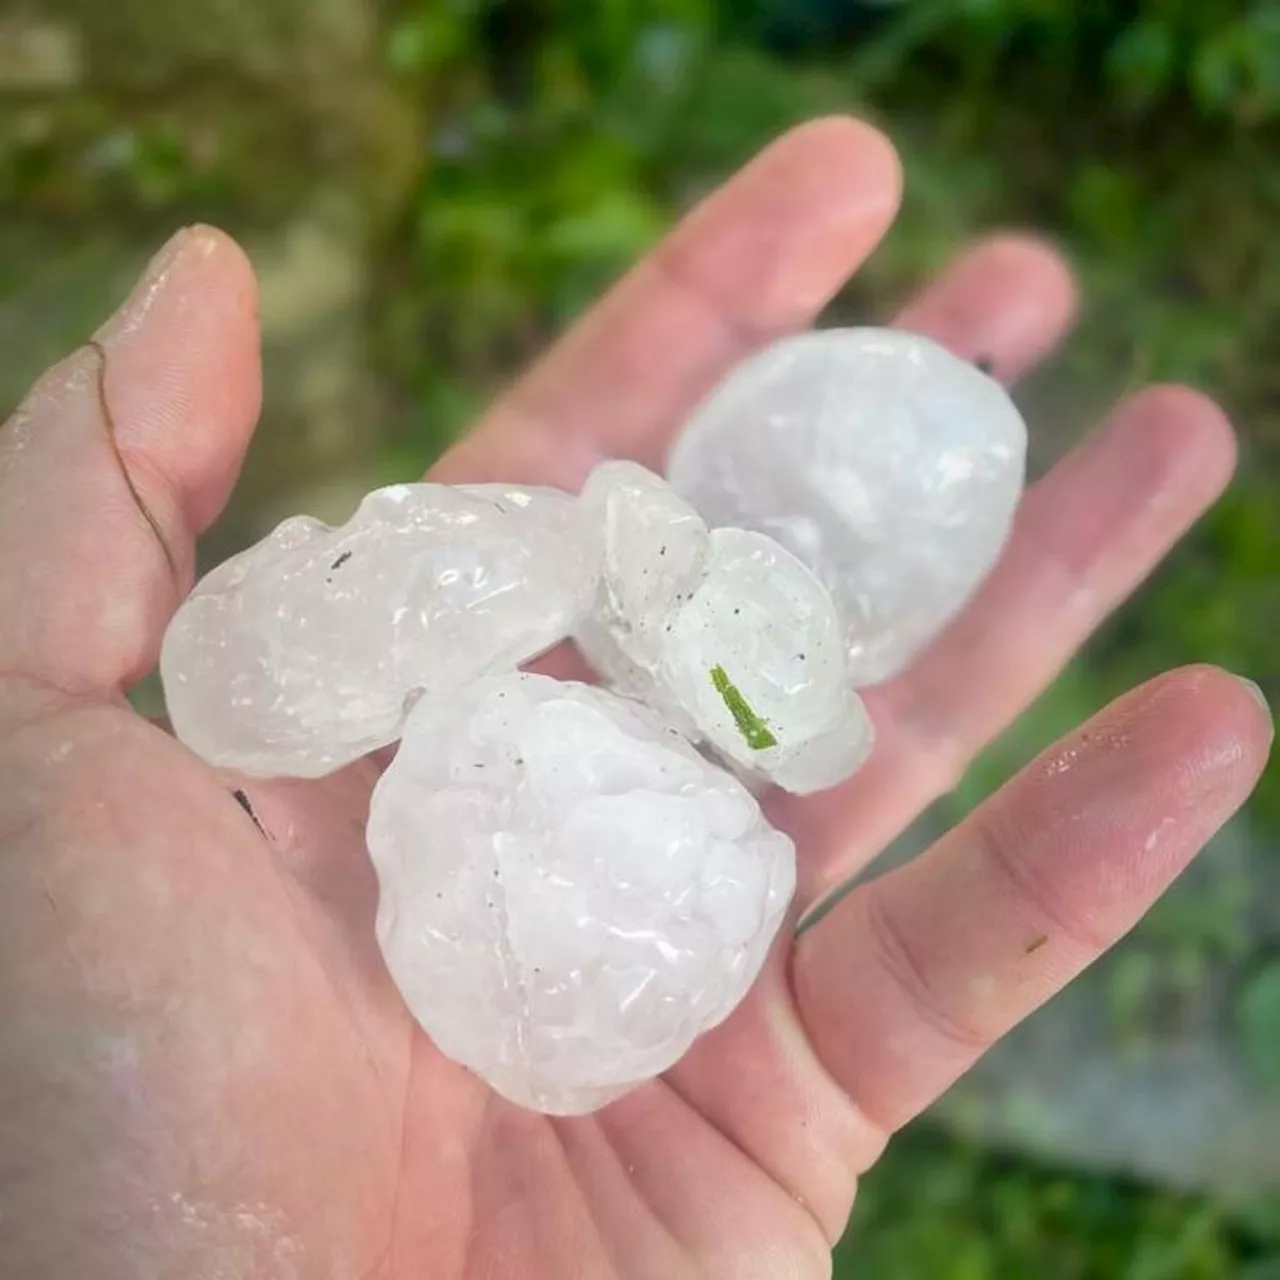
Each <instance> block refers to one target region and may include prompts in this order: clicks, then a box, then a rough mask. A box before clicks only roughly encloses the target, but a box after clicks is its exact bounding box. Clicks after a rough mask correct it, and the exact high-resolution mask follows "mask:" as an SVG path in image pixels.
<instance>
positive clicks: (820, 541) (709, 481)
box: [668, 329, 1026, 685]
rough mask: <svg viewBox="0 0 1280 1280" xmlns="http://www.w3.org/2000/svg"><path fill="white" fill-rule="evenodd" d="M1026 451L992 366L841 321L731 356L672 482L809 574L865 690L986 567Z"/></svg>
mask: <svg viewBox="0 0 1280 1280" xmlns="http://www.w3.org/2000/svg"><path fill="white" fill-rule="evenodd" d="M1025 455H1026V427H1025V425H1024V423H1023V420H1022V418H1021V416H1020V415H1019V413H1018V411H1017V409H1016V408H1015V407H1014V405H1013V403H1012V401H1011V400H1010V399H1009V397H1008V395H1007V394H1006V393H1005V391H1004V390H1003V388H1002V387H1000V385H999V384H998V383H996V382H995V381H993V380H992V379H991V378H989V377H987V376H986V374H984V373H982V372H981V371H980V370H978V369H977V368H975V367H974V366H973V365H971V364H969V363H967V362H966V361H964V360H960V359H958V358H957V357H956V356H954V355H952V354H951V353H950V352H948V351H946V350H944V349H943V348H942V347H940V346H938V345H937V344H936V343H934V342H931V341H929V340H928V339H926V338H922V337H918V336H916V335H913V334H908V333H899V332H895V331H892V330H884V329H846V330H829V331H824V332H814V333H807V334H803V335H801V336H798V337H792V338H787V339H784V340H783V341H782V342H779V343H776V344H775V345H773V346H771V347H769V348H768V349H766V350H765V351H764V352H762V353H761V354H759V355H757V356H755V357H754V358H752V359H749V360H747V361H746V362H745V363H743V364H742V365H740V366H739V367H738V368H737V369H736V370H735V371H734V372H733V373H732V374H731V375H730V376H729V378H728V379H727V381H725V382H724V383H723V384H722V385H721V387H720V388H719V389H718V390H717V391H716V392H714V393H713V394H712V395H711V397H710V398H709V399H708V400H707V401H706V402H705V403H704V404H703V405H702V407H701V408H700V409H699V410H698V411H697V412H696V413H695V414H694V416H693V418H692V419H691V420H690V422H689V423H688V424H687V426H686V427H685V429H684V431H683V433H682V434H681V435H680V437H679V438H678V440H677V441H676V443H675V445H674V446H673V449H672V451H671V455H670V458H669V460H668V476H669V479H670V481H671V485H672V487H673V488H674V489H675V490H676V491H677V492H678V493H679V494H680V495H681V496H682V497H684V498H686V499H687V500H688V501H689V502H690V503H691V504H692V505H693V506H694V507H696V508H697V510H698V511H699V512H700V513H701V514H702V515H703V516H704V517H705V518H706V519H707V520H708V521H709V522H710V524H712V525H713V526H721V525H728V526H741V527H743V528H747V529H752V530H755V531H757V532H760V533H765V534H768V535H769V536H770V537H772V538H774V539H776V540H777V541H778V542H780V543H781V544H782V545H783V546H784V547H786V548H787V549H788V550H789V551H791V552H792V553H793V554H795V555H796V556H798V557H799V558H800V559H801V560H802V561H803V562H804V563H805V564H807V565H808V566H809V567H810V568H811V569H812V570H813V571H814V572H815V573H816V574H817V576H818V577H819V579H821V581H822V582H823V583H824V585H825V586H826V587H827V588H828V589H829V590H830V592H831V593H832V595H833V597H834V598H835V601H836V605H837V607H838V608H839V610H840V613H841V615H842V617H843V620H844V625H845V633H846V641H847V645H848V652H849V657H850V663H851V670H852V675H853V679H854V683H855V684H858V685H865V684H874V683H876V682H878V681H881V680H884V679H886V678H888V677H890V676H892V675H894V674H896V673H897V672H898V671H900V670H901V669H902V668H903V667H904V666H905V665H906V664H907V663H908V662H909V661H910V660H911V659H912V658H913V657H914V656H915V655H916V653H917V652H919V650H920V649H921V648H923V646H924V645H926V644H927V643H928V642H929V641H930V640H932V639H933V638H934V637H935V636H936V635H937V634H938V633H939V632H940V631H941V630H942V628H943V627H944V626H945V625H946V623H947V622H948V621H949V620H950V619H951V618H952V617H953V616H954V615H955V614H956V613H957V612H958V611H959V609H960V608H961V607H962V606H963V604H964V603H965V601H966V600H967V599H968V598H969V597H970V596H971V595H972V594H973V592H974V590H975V589H976V588H977V586H978V584H979V583H980V582H981V581H982V579H983V578H984V577H985V576H986V574H987V573H988V572H989V571H990V569H991V568H992V566H993V565H994V564H995V561H996V559H997V557H998V556H999V553H1000V550H1001V548H1002V546H1003V544H1004V542H1005V540H1006V538H1007V536H1008V532H1009V528H1010V524H1011V520H1012V517H1013V513H1014V509H1015V507H1016V505H1017V502H1018V499H1019V496H1020V494H1021V491H1022V485H1023V476H1024V469H1025Z"/></svg>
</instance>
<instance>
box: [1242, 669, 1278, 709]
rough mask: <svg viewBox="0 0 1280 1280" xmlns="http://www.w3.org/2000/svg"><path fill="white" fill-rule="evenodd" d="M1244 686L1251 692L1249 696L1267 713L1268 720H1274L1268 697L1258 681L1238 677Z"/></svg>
mask: <svg viewBox="0 0 1280 1280" xmlns="http://www.w3.org/2000/svg"><path fill="white" fill-rule="evenodd" d="M1236 679H1237V680H1239V681H1240V683H1241V684H1242V685H1244V687H1245V688H1246V689H1247V690H1248V691H1249V696H1250V697H1251V698H1252V699H1253V700H1254V702H1256V703H1257V704H1258V706H1260V707H1261V708H1262V709H1263V711H1265V712H1266V715H1267V719H1268V720H1271V719H1273V717H1272V714H1271V704H1270V703H1269V702H1268V701H1267V695H1266V694H1265V693H1263V692H1262V686H1261V685H1259V684H1258V683H1257V682H1256V681H1253V680H1250V679H1248V678H1247V677H1245V676H1236Z"/></svg>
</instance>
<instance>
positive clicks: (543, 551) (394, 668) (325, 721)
mask: <svg viewBox="0 0 1280 1280" xmlns="http://www.w3.org/2000/svg"><path fill="white" fill-rule="evenodd" d="M598 578H599V562H598V554H597V552H596V551H595V550H594V548H593V545H592V542H591V540H590V539H588V538H586V537H585V536H584V531H583V526H582V524H581V522H580V520H579V517H578V513H577V508H576V504H575V503H574V502H573V500H572V499H570V498H568V497H567V496H566V495H564V494H562V493H560V492H558V491H556V490H552V489H519V488H515V487H512V486H504V485H475V486H464V487H461V488H452V487H448V486H445V485H436V484H413V485H395V486H393V487H391V488H387V489H380V490H377V491H375V492H374V493H371V494H369V495H368V496H367V497H366V498H365V499H364V501H363V502H362V503H361V504H360V507H359V509H358V510H357V511H356V513H355V515H354V516H353V517H352V518H351V520H350V521H348V522H347V523H346V524H345V525H343V526H342V527H341V528H337V529H334V528H330V527H329V526H328V525H325V524H321V523H320V522H319V521H317V520H312V519H310V518H308V517H305V516H304V517H296V518H294V519H291V520H286V521H285V522H284V523H283V524H282V525H280V526H279V528H277V529H276V530H275V532H274V533H272V534H270V535H269V536H268V537H266V538H265V539H263V540H262V541H261V542H259V543H258V544H257V545H256V546H253V547H251V548H249V550H247V551H245V552H243V553H242V554H240V555H238V556H235V557H233V558H232V559H230V560H228V561H226V563H224V564H222V565H220V566H219V567H218V568H216V569H214V570H213V571H212V572H211V573H209V574H208V575H207V576H206V577H205V578H203V579H202V580H201V582H200V583H199V584H198V585H197V586H196V588H195V590H194V591H193V592H192V594H191V596H190V597H189V598H188V599H187V600H186V602H185V603H184V604H183V605H182V607H181V608H180V609H179V610H178V613H177V615H176V616H175V617H174V619H173V622H172V623H171V625H170V627H169V630H168V632H167V634H166V636H165V640H164V646H163V649H162V652H161V657H160V671H161V675H162V678H163V680H164V690H165V699H166V703H167V706H168V712H169V716H170V718H171V720H172V722H173V726H174V730H175V732H176V733H177V735H178V737H179V738H180V739H181V740H182V741H183V742H184V743H186V744H187V745H188V746H189V747H190V748H191V749H192V750H193V751H195V752H196V753H197V754H199V755H200V756H202V757H203V758H204V759H206V760H208V761H209V762H210V763H212V764H215V765H218V766H222V767H225V768H231V769H236V770H239V771H241V772H243V773H248V774H256V775H262V776H294V777H319V776H322V775H324V774H326V773H330V772H332V771H333V770H334V769H337V768H339V767H341V766H342V765H344V764H348V763H350V762H351V761H352V760H356V759H358V758H359V757H360V756H362V755H365V754H366V753H368V752H369V751H372V750H374V749H375V748H377V747H381V746H385V745H386V744H387V743H389V742H392V741H394V740H395V739H396V738H397V737H398V736H399V733H400V728H401V725H402V724H403V722H404V718H405V714H406V711H407V703H408V702H409V701H411V700H412V698H413V697H414V696H416V695H417V694H418V693H419V692H425V693H439V692H445V691H449V690H452V689H454V688H456V687H457V686H458V685H460V684H463V683H465V682H466V681H469V680H473V679H475V678H476V677H478V676H481V675H484V674H486V673H488V672H492V671H502V670H512V669H514V668H515V667H517V666H518V665H520V664H521V663H523V662H527V661H528V660H530V659H531V658H534V657H536V656H537V655H538V654H540V653H543V652H545V651H546V650H547V649H549V648H551V647H552V646H553V645H555V644H557V643H558V642H559V641H560V640H562V639H563V638H564V637H565V636H566V635H568V633H569V632H570V631H571V630H572V629H573V627H574V626H575V625H576V623H577V622H578V620H579V619H580V618H581V617H582V616H583V614H584V613H585V612H586V610H587V609H588V607H589V606H590V604H591V602H592V600H593V599H594V597H595V593H596V584H597V581H598Z"/></svg>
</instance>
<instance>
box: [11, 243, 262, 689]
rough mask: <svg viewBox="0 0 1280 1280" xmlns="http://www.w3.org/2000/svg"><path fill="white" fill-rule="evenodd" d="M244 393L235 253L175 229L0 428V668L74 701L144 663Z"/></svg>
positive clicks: (178, 584)
mask: <svg viewBox="0 0 1280 1280" xmlns="http://www.w3.org/2000/svg"><path fill="white" fill-rule="evenodd" d="M260 396H261V373H260V365H259V354H258V319H257V295H256V289H255V285H254V280H253V274H252V271H251V269H250V267H249V264H248V261H247V259H246V258H245V256H244V254H243V253H242V252H241V250H240V249H239V248H238V247H237V246H236V245H235V244H234V243H233V242H232V241H231V240H229V239H228V238H227V237H226V236H224V235H223V234H221V233H220V232H217V231H214V230H212V229H210V228H207V227H191V228H187V229H186V230H183V231H180V232H178V234H177V235H175V236H174V237H173V239H172V240H170V241H169V243H168V244H167V245H166V246H165V247H164V248H163V249H162V250H161V251H160V253H159V254H157V255H156V257H155V258H154V259H153V261H152V263H151V265H150V266H149V267H148V268H147V270H146V271H145V272H144V274H143V276H142V278H141V280H140V281H139V282H138V284H137V286H136V287H135V288H134V291H133V293H132V294H131V295H130V296H129V298H128V299H127V300H126V302H125V303H124V305H123V306H122V307H121V308H120V310H119V311H117V312H116V314H115V315H114V316H112V317H111V319H110V320H108V321H107V323H106V324H105V325H104V326H103V327H102V328H101V329H100V330H99V332H98V334H97V335H96V337H95V338H94V339H93V340H92V341H91V342H89V343H87V344H86V345H85V346H84V347H82V348H81V349H80V350H78V351H77V352H75V353H74V354H73V355H71V356H69V357H68V358H67V359H66V360H64V361H62V362H61V363H60V364H58V365H56V366H55V367H54V368H53V369H52V370H50V371H49V372H48V373H47V374H45V376H44V377H42V378H41V379H40V380H39V382H37V384H36V385H35V387H34V388H33V389H32V390H31V392H30V393H29V395H28V396H27V397H26V399H25V400H24V401H23V403H22V404H21V405H20V406H19V408H18V410H17V411H16V413H15V414H14V416H13V417H12V418H11V419H10V420H9V422H8V423H7V425H6V426H5V427H4V429H3V431H0V673H4V674H14V675H20V676H27V677H30V678H33V679H38V680H42V681H45V682H47V683H49V684H52V685H54V686H56V687H58V688H61V689H64V690H67V691H69V692H75V693H80V692H90V691H93V692H107V691H111V690H115V689H119V688H121V687H123V686H126V685H128V684H129V683H131V682H132V681H134V680H136V679H138V678H140V677H141V676H142V675H143V674H145V673H146V672H147V671H148V670H149V669H150V667H151V666H152V665H153V664H154V662H155V658H156V653H157V651H158V648H159V643H160V638H161V636H162V634H163V631H164V628H165V626H166V624H167V623H168V620H169V617H170V616H171V615H172V612H173V610H174V608H175V607H176V606H177V602H178V600H179V599H180V598H181V596H182V594H184V593H185V591H186V589H187V586H188V583H189V581H190V576H191V571H192V565H193V563H194V543H195V538H196V535H197V534H198V533H200V532H201V531H202V530H203V529H204V528H205V527H206V526H207V525H208V524H209V523H210V522H211V521H212V520H213V519H214V517H215V516H217V514H218V513H219V512H220V511H221V510H222V507H223V506H224V504H225V503H226V500H227V497H228V496H229V494H230V491H231V488H232V485H233V484H234V482H235V478H236V475H237V474H238V472H239V468H240V464H241V461H242V460H243V457H244V451H245V448H246V446H247V444H248V441H249V437H250V435H251V434H252V430H253V426H254V423H255V421H256V419H257V415H258V408H259V403H260Z"/></svg>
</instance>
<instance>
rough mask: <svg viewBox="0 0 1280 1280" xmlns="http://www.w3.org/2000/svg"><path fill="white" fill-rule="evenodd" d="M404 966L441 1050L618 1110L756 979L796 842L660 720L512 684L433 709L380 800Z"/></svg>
mask: <svg viewBox="0 0 1280 1280" xmlns="http://www.w3.org/2000/svg"><path fill="white" fill-rule="evenodd" d="M368 842H369V850H370V853H371V854H372V857H373V861H374V865H375V868H376V870H377V875H378V882H379V889H380V897H379V906H378V919H377V932H378V939H379V942H380V944H381V947H382V951H383V955H384V956H385V957H386V962H387V965H388V968H389V969H390V972H391V976H392V978H393V979H394V980H395V983H396V985H397V986H398V987H399V989H400V991H401V992H402V993H403V995H404V998H405V1000H406V1002H407V1003H408V1006H409V1008H410V1010H411V1011H412V1013H413V1014H414V1016H415V1017H416V1018H417V1020H418V1021H419V1023H420V1024H421V1025H422V1026H423V1027H424V1028H425V1030H426V1031H427V1032H428V1034H429V1035H430V1036H431V1038H432V1039H433V1041H434V1042H435V1044H436V1046H437V1048H439V1049H440V1050H441V1052H443V1053H445V1054H447V1055H448V1056H449V1057H451V1058H453V1059H454V1060H455V1061H458V1062H461V1063H464V1064H465V1065H467V1066H468V1067H470V1068H471V1069H472V1070H473V1071H475V1072H476V1073H477V1074H478V1075H479V1076H481V1077H482V1078H483V1079H484V1080H486V1081H487V1082H488V1083H489V1084H490V1085H491V1086H492V1087H493V1088H494V1089H496V1090H497V1091H498V1092H499V1093H501V1094H502V1095H504V1096H505V1097H507V1098H508V1099H510V1100H511V1101H513V1102H515V1103H517V1104H519V1105H521V1106H524V1107H527V1108H530V1109H533V1110H536V1111H542V1112H547V1113H552V1114H562V1115H571V1114H583V1113H586V1112H589V1111H593V1110H595V1109H596V1108H598V1107H601V1106H603V1105H604V1104H605V1103H606V1102H609V1101H610V1100H612V1099H614V1098H617V1097H619V1096H621V1095H622V1094H624V1093H626V1092H627V1091H628V1090H629V1089H631V1088H633V1087H635V1086H636V1085H638V1084H640V1083H642V1082H643V1081H645V1080H648V1079H650V1078H652V1077H653V1076H656V1075H658V1074H659V1073H661V1072H662V1071H665V1070H666V1069H667V1068H668V1067H670V1066H671V1065H672V1064H674V1063H675V1062H676V1061H677V1060H678V1059H679V1058H680V1057H681V1055H682V1054H683V1053H684V1052H685V1051H686V1050H687V1049H688V1048H689V1046H690V1044H691V1043H692V1042H693V1040H694V1039H695V1038H696V1037H697V1036H698V1035H699V1034H700V1033H701V1032H703V1031H706V1030H707V1029H709V1028H710V1027H713V1026H715V1025H716V1024H717V1023H719V1022H720V1021H722V1020H723V1019H724V1018H726V1017H727V1016H728V1015H729V1013H730V1012H731V1011H732V1010H733V1009H734V1007H735V1006H736V1005H737V1004H738V1002H739V1001H740V1000H741V999H742V997H743V996H744V995H745V994H746V992H747V990H748V988H749V987H750V986H751V983H752V982H753V980H754V979H755V977H756V975H757V973H758V972H759V970H760V967H761V965H762V963H763V961H764V957H765V955H766V953H767V951H768V949H769V945H770V943H771V941H772V940H773V938H774V936H775V934H776V933H777V930H778V928H779V925H780V924H781V922H782V920H783V918H784V916H785V914H786V910H787V906H788V904H789V902H790V899H791V895H792V892H793V890H794V887H795V861H794V849H793V846H792V844H791V841H790V840H789V839H788V838H787V837H786V836H784V835H782V834H780V833H779V832H777V831H774V830H773V829H772V828H771V827H770V826H769V824H768V823H767V822H766V820H765V819H764V817H763V815H762V814H761V812H760V809H759V806H758V805H757V804H756V801H755V800H754V799H753V798H752V796H751V795H750V794H749V793H748V792H747V791H746V789H745V788H744V787H743V786H742V785H741V784H740V783H739V782H737V781H736V780H735V779H734V778H733V777H731V776H730V775H729V774H727V773H726V772H724V771H723V770H721V769H719V768H717V767H716V766H715V765H713V764H711V763H710V762H709V761H708V760H706V759H704V758H703V757H702V756H701V755H699V754H698V752H697V751H695V750H694V749H693V748H692V747H691V746H690V745H689V743H688V742H687V741H686V740H685V739H684V738H683V736H681V735H680V734H679V733H677V732H676V731H675V730H674V729H672V728H670V727H669V726H666V725H664V724H663V723H662V722H661V721H660V720H659V719H658V717H657V716H655V715H654V714H653V713H652V712H651V711H649V710H648V709H647V708H645V707H642V706H640V705H639V704H637V703H634V702H631V701H629V700H627V699H623V698H620V697H617V696H616V695H614V694H611V693H607V692H605V691H603V690H601V689H595V688H591V687H589V686H586V685H577V684H562V683H560V682H558V681H555V680H551V679H549V678H547V677H545V676H536V675H528V674H520V673H515V674H511V675H507V676H491V677H488V678H486V679H483V680H480V681H477V682H476V683H473V684H471V685H468V686H466V687H462V688H456V689H454V690H452V691H449V692H446V693H443V694H442V695H441V696H438V697H434V698H429V699H428V698H424V699H423V700H422V701H420V702H419V703H418V704H417V705H416V707H415V708H414V710H413V712H412V714H411V715H410V717H409V720H408V722H407V724H406V725H405V728H404V736H403V739H402V741H401V744H400V749H399V752H398V753H397V755H396V758H395V760H394V762H393V763H392V764H391V766H390V768H388V770H387V772H386V773H385V775H384V776H383V778H382V781H381V782H380V783H379V784H378V787H377V789H376V791H375V792H374V795H373V800H372V804H371V809H370V816H369V827H368Z"/></svg>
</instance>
